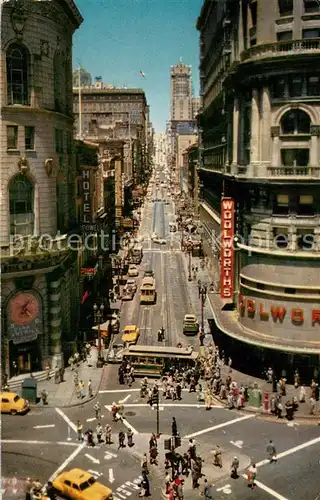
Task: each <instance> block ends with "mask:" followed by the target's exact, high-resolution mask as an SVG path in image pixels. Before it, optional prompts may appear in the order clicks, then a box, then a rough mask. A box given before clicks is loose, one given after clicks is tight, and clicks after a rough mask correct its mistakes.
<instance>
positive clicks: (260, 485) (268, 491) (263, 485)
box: [242, 474, 288, 500]
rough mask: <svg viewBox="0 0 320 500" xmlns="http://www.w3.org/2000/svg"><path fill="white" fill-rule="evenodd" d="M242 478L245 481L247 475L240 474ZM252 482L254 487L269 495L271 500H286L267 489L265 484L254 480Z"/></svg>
mask: <svg viewBox="0 0 320 500" xmlns="http://www.w3.org/2000/svg"><path fill="white" fill-rule="evenodd" d="M242 477H244V478H245V479H248V476H247V474H242ZM254 482H255V484H256V486H258V488H260V489H261V490H264V491H265V492H266V493H269V495H271V496H272V497H273V498H276V499H277V500H288V499H287V498H286V497H283V496H282V495H280V493H277V492H276V491H274V490H272V489H271V488H269V486H266V485H265V484H263V483H260V481H257V480H256V479H255V481H254Z"/></svg>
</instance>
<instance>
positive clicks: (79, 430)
mask: <svg viewBox="0 0 320 500" xmlns="http://www.w3.org/2000/svg"><path fill="white" fill-rule="evenodd" d="M77 434H78V441H83V425H82V423H81V422H80V420H78V422H77Z"/></svg>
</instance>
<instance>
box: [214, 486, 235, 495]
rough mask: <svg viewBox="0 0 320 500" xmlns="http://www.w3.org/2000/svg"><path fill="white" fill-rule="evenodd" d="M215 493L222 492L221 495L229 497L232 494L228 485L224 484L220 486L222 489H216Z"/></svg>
mask: <svg viewBox="0 0 320 500" xmlns="http://www.w3.org/2000/svg"><path fill="white" fill-rule="evenodd" d="M217 491H222V493H225V494H226V495H230V493H231V492H232V491H231V487H230V484H226V485H225V486H222V488H217Z"/></svg>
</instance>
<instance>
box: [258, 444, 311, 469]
mask: <svg viewBox="0 0 320 500" xmlns="http://www.w3.org/2000/svg"><path fill="white" fill-rule="evenodd" d="M317 443H320V437H318V438H315V439H311V440H310V441H306V442H305V443H302V444H299V445H298V446H295V447H294V448H290V449H289V450H286V451H282V452H281V453H278V454H277V460H279V458H284V457H287V456H288V455H292V454H293V453H296V452H297V451H300V450H303V449H304V448H308V447H309V446H312V445H313V444H317ZM269 463H270V460H268V459H265V460H261V462H258V463H257V464H256V467H262V466H263V465H266V464H269Z"/></svg>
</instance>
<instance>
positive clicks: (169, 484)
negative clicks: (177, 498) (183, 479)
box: [164, 472, 171, 495]
mask: <svg viewBox="0 0 320 500" xmlns="http://www.w3.org/2000/svg"><path fill="white" fill-rule="evenodd" d="M164 482H165V486H166V495H169V493H170V486H171V477H170V474H169V472H166V476H165V478H164Z"/></svg>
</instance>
